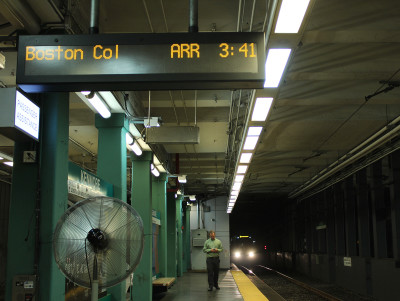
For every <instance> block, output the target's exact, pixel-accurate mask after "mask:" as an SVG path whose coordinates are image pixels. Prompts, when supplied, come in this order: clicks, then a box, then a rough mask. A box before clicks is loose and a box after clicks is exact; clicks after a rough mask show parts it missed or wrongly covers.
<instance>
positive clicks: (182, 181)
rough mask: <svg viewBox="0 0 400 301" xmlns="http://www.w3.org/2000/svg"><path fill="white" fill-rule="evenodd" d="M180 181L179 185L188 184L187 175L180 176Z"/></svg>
mask: <svg viewBox="0 0 400 301" xmlns="http://www.w3.org/2000/svg"><path fill="white" fill-rule="evenodd" d="M178 181H179V183H186V182H187V180H186V175H180V176H178Z"/></svg>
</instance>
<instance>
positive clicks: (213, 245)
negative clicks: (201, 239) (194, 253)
mask: <svg viewBox="0 0 400 301" xmlns="http://www.w3.org/2000/svg"><path fill="white" fill-rule="evenodd" d="M211 249H217V250H218V253H217V252H215V253H214V252H211ZM203 252H204V253H206V254H207V257H218V256H219V253H221V252H222V243H221V241H220V240H219V239H218V238H216V239H214V240H212V239H211V238H209V239H207V240H206V242H205V243H204V247H203Z"/></svg>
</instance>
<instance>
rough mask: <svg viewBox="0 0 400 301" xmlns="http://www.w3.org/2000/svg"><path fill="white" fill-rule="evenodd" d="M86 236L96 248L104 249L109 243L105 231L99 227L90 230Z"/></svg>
mask: <svg viewBox="0 0 400 301" xmlns="http://www.w3.org/2000/svg"><path fill="white" fill-rule="evenodd" d="M86 238H87V240H88V241H89V242H90V244H91V245H92V246H93V247H94V249H95V250H103V249H105V248H106V247H107V245H108V240H107V237H106V235H105V233H104V232H103V231H102V230H100V229H97V228H96V229H92V230H90V231H89V233H88V235H87V237H86Z"/></svg>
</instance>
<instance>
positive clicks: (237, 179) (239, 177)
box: [235, 175, 244, 183]
mask: <svg viewBox="0 0 400 301" xmlns="http://www.w3.org/2000/svg"><path fill="white" fill-rule="evenodd" d="M243 180H244V175H236V177H235V182H240V183H241V182H243Z"/></svg>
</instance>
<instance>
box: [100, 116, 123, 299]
mask: <svg viewBox="0 0 400 301" xmlns="http://www.w3.org/2000/svg"><path fill="white" fill-rule="evenodd" d="M95 124H96V127H97V129H98V131H99V138H98V157H97V175H98V176H99V177H100V178H102V179H104V180H105V181H108V182H109V183H111V184H113V185H114V197H115V198H117V199H120V200H122V201H123V202H126V198H127V186H126V169H127V164H126V160H127V156H126V152H127V150H126V138H125V137H126V133H127V129H128V121H127V120H126V119H125V115H124V114H112V115H111V117H110V118H107V119H104V118H102V117H101V116H100V115H99V114H96V116H95ZM107 291H108V292H109V293H110V294H111V300H113V301H121V300H124V301H125V298H126V283H125V281H122V283H120V284H118V285H116V286H113V287H111V288H108V289H107Z"/></svg>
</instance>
